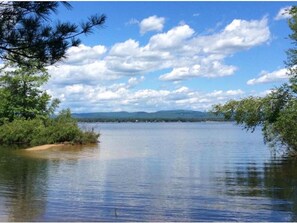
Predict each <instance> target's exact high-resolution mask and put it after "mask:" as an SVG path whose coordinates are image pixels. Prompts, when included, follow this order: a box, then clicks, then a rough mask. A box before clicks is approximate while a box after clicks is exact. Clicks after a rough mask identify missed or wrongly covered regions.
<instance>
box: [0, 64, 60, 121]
mask: <svg viewBox="0 0 297 223" xmlns="http://www.w3.org/2000/svg"><path fill="white" fill-rule="evenodd" d="M48 78H49V75H48V73H47V71H46V70H45V69H44V68H37V63H34V62H33V61H31V62H30V66H28V64H27V65H26V66H22V65H21V66H19V67H14V66H13V64H10V70H9V71H3V74H1V75H0V96H1V102H0V124H1V123H3V122H4V121H5V120H8V121H13V120H14V119H17V118H24V119H33V118H36V117H38V118H41V119H46V118H47V117H48V116H49V115H52V114H53V112H54V110H55V108H56V107H57V106H58V104H59V100H57V99H54V100H53V101H52V102H51V96H50V95H49V94H48V93H47V92H46V91H42V90H41V89H40V87H41V86H42V85H43V84H44V83H46V82H47V81H48Z"/></svg>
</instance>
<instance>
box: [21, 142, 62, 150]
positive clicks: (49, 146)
mask: <svg viewBox="0 0 297 223" xmlns="http://www.w3.org/2000/svg"><path fill="white" fill-rule="evenodd" d="M64 145H65V144H63V143H61V144H45V145H41V146H34V147H29V148H26V149H24V150H25V151H40V150H47V149H51V148H54V147H60V146H64Z"/></svg>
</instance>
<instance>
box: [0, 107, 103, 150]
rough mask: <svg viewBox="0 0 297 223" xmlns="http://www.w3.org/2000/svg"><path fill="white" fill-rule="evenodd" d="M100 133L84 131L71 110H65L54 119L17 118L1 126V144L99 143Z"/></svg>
mask: <svg viewBox="0 0 297 223" xmlns="http://www.w3.org/2000/svg"><path fill="white" fill-rule="evenodd" d="M98 137H99V134H97V133H95V132H93V131H85V132H84V131H82V130H81V129H80V128H79V127H78V125H77V122H76V120H75V119H74V118H72V117H71V113H70V110H69V109H68V110H63V111H61V112H60V114H59V115H58V116H57V117H56V118H53V119H47V120H42V119H40V118H35V119H29V120H26V119H16V120H14V121H12V122H6V123H4V124H3V125H1V126H0V143H1V144H24V145H29V146H36V145H42V144H52V143H65V142H67V143H74V144H87V143H97V141H98Z"/></svg>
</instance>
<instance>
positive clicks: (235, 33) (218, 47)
mask: <svg viewBox="0 0 297 223" xmlns="http://www.w3.org/2000/svg"><path fill="white" fill-rule="evenodd" d="M267 22H268V20H267V18H266V17H264V18H263V19H261V20H251V21H246V20H240V19H234V20H233V21H232V22H231V23H230V24H229V25H227V26H226V27H225V29H224V30H223V31H222V32H220V33H217V34H213V35H210V36H204V37H201V38H197V39H196V41H195V42H196V44H197V45H198V46H201V47H202V49H203V52H205V53H218V54H223V55H231V54H233V53H236V52H238V51H242V50H247V49H250V48H251V47H255V46H257V45H260V44H263V43H265V42H267V41H268V40H269V38H270V31H269V28H268V25H267ZM209 43H211V44H209Z"/></svg>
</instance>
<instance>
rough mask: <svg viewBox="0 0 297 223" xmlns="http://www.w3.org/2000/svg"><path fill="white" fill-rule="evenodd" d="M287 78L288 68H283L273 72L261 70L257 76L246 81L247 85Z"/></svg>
mask: <svg viewBox="0 0 297 223" xmlns="http://www.w3.org/2000/svg"><path fill="white" fill-rule="evenodd" d="M286 79H288V70H287V69H285V68H283V69H279V70H276V71H273V72H270V73H269V72H267V71H262V72H261V74H260V75H259V77H258V78H253V79H251V80H248V81H247V84H248V85H255V84H262V83H271V82H278V81H282V80H286Z"/></svg>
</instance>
